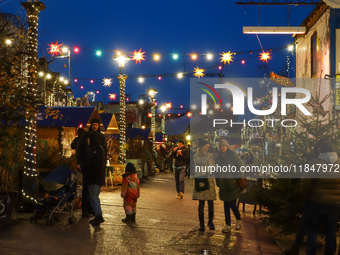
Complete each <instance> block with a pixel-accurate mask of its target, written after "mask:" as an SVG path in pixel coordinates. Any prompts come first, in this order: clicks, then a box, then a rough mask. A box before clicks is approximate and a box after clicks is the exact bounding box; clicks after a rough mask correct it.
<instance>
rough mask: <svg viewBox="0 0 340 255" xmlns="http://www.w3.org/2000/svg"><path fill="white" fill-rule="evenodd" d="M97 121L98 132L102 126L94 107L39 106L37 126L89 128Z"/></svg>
mask: <svg viewBox="0 0 340 255" xmlns="http://www.w3.org/2000/svg"><path fill="white" fill-rule="evenodd" d="M93 119H98V120H99V122H100V130H104V125H103V123H102V120H101V118H100V116H99V113H98V111H97V110H96V107H70V106H65V107H48V106H39V107H38V116H37V126H38V127H39V126H40V127H74V128H76V127H79V126H80V125H83V127H87V128H89V127H90V124H91V121H92V120H93Z"/></svg>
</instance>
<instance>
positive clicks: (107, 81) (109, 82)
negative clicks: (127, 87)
mask: <svg viewBox="0 0 340 255" xmlns="http://www.w3.org/2000/svg"><path fill="white" fill-rule="evenodd" d="M103 83H104V87H111V84H112V79H108V78H104V79H103Z"/></svg>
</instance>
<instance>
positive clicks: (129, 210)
mask: <svg viewBox="0 0 340 255" xmlns="http://www.w3.org/2000/svg"><path fill="white" fill-rule="evenodd" d="M122 176H123V183H122V190H121V197H122V198H123V200H124V205H123V206H124V210H125V214H126V217H125V219H122V221H123V222H125V223H128V222H136V205H137V199H138V198H139V195H140V183H139V179H138V176H137V171H136V168H135V166H134V165H133V164H132V163H127V164H126V167H125V173H124V174H123V175H122Z"/></svg>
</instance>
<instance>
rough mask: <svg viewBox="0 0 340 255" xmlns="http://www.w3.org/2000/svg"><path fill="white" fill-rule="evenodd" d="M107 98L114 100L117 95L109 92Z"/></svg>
mask: <svg viewBox="0 0 340 255" xmlns="http://www.w3.org/2000/svg"><path fill="white" fill-rule="evenodd" d="M109 98H110V100H116V99H117V95H116V94H109Z"/></svg>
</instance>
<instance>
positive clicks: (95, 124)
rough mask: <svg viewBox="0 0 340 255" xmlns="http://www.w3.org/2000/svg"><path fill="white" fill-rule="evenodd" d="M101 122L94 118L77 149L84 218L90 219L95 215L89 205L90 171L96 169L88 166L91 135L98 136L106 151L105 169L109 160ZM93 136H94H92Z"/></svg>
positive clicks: (78, 142)
mask: <svg viewBox="0 0 340 255" xmlns="http://www.w3.org/2000/svg"><path fill="white" fill-rule="evenodd" d="M99 127H100V121H99V120H98V119H96V118H94V119H93V120H92V121H91V125H90V128H89V130H88V131H87V132H86V133H83V134H82V135H81V136H80V137H79V139H78V141H77V149H76V160H77V167H78V169H80V171H81V172H82V176H83V189H82V203H81V205H82V217H89V216H90V214H93V213H94V212H93V208H91V206H90V203H89V189H88V186H89V182H90V170H89V169H92V171H93V169H94V168H95V167H92V166H87V164H89V160H88V158H87V156H88V151H89V143H88V139H89V135H90V133H95V134H97V135H95V136H96V139H99V140H100V145H101V146H102V148H103V149H104V155H105V156H104V157H105V163H104V168H106V160H107V143H106V138H105V135H104V134H102V133H101V132H100V129H99ZM92 136H93V135H92ZM104 179H105V171H104Z"/></svg>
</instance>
